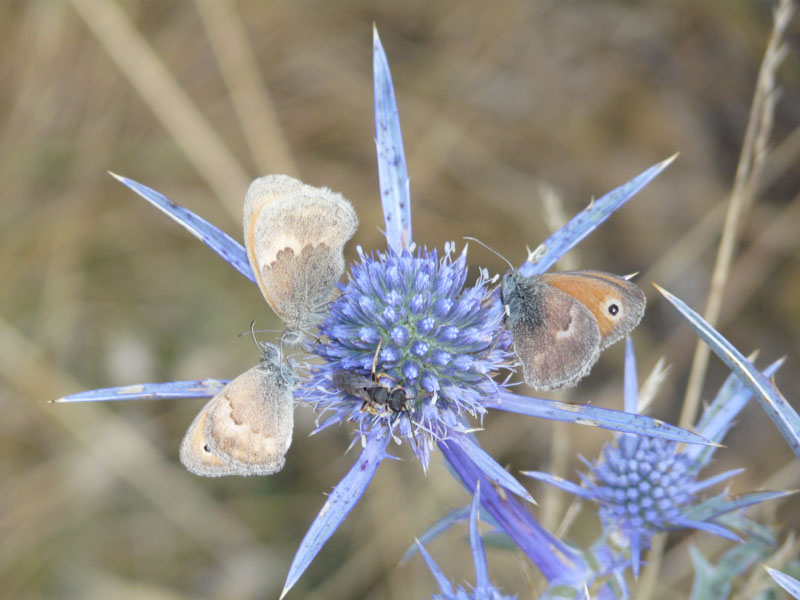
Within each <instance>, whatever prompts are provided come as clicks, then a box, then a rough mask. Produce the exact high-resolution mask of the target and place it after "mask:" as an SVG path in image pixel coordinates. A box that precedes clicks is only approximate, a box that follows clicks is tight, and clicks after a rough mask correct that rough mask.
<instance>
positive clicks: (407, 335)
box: [298, 244, 513, 467]
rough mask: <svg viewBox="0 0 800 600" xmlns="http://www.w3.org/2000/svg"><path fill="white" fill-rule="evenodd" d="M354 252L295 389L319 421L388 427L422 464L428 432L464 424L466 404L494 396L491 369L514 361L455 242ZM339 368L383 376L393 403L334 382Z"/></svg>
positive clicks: (473, 407) (433, 434) (485, 287)
mask: <svg viewBox="0 0 800 600" xmlns="http://www.w3.org/2000/svg"><path fill="white" fill-rule="evenodd" d="M358 254H359V258H360V261H359V262H357V263H355V264H353V265H352V267H351V273H350V277H349V281H347V282H346V283H344V284H341V285H340V286H339V288H340V290H341V295H340V296H339V298H338V299H337V300H336V301H335V302H334V303H333V304H332V305H331V308H330V313H329V314H328V317H327V318H326V320H325V321H324V322H323V323H322V325H321V327H320V333H321V336H320V341H319V342H318V343H315V344H313V345H311V347H310V351H311V352H312V353H314V354H316V355H317V356H320V357H322V358H323V359H324V361H325V363H324V364H323V365H322V366H311V367H310V369H311V382H310V384H309V385H306V386H304V388H303V390H301V391H300V393H299V395H298V397H299V398H302V399H304V400H306V401H307V402H308V403H309V404H311V405H312V406H314V407H315V409H316V410H318V411H319V412H320V414H321V415H326V414H328V415H329V416H328V417H327V419H326V420H325V422H324V423H323V424H322V425H321V427H326V426H328V425H330V424H332V423H335V422H339V421H345V420H346V421H353V422H355V423H357V425H358V430H359V432H360V433H361V435H362V436H365V435H366V434H368V433H369V432H371V431H373V430H375V429H383V430H387V431H389V432H390V433H391V435H392V436H393V437H395V438H396V439H401V438H405V439H406V440H408V441H409V442H410V443H411V445H412V448H413V449H414V452H415V453H416V455H417V456H418V457H419V458H420V460H421V462H422V464H423V465H424V466H426V467H427V463H428V460H429V457H430V450H431V448H432V445H433V441H438V440H444V439H447V438H448V436H449V434H450V432H451V431H463V430H464V428H465V425H464V423H463V415H464V414H465V413H466V414H469V415H471V416H472V417H476V416H482V415H483V414H484V413H485V412H486V408H485V404H486V402H487V401H496V400H497V399H498V398H499V391H500V389H501V387H502V386H501V384H498V383H496V382H495V379H494V377H495V376H496V375H497V374H498V373H500V372H501V370H504V369H505V370H508V369H509V365H511V364H512V363H513V361H512V355H511V354H510V353H509V352H508V350H507V348H508V347H509V345H510V338H509V336H508V333H507V332H505V331H504V329H503V307H502V305H501V304H500V303H499V302H497V301H496V298H493V296H492V291H493V288H492V287H491V285H490V284H491V283H493V282H494V279H489V277H488V275H487V274H486V273H485V272H482V273H481V274H480V276H479V277H478V279H477V281H476V282H475V283H474V284H473V285H471V286H470V285H467V282H466V279H467V263H466V247H465V248H464V251H463V252H461V253H460V254H458V256H454V255H455V249H454V244H446V245H445V250H444V254H443V255H442V256H440V255H439V253H438V252H436V251H435V250H432V251H429V250H426V249H416V248H414V249H409V250H402V251H400V252H396V251H395V250H393V249H391V248H390V249H389V250H388V251H387V252H375V253H371V254H367V253H365V252H364V251H363V250H362V249H361V248H359V249H358ZM339 370H345V371H348V372H355V373H359V374H361V375H363V376H364V377H365V378H372V379H373V380H375V383H376V384H380V383H382V382H388V383H386V385H387V387H389V388H390V389H391V390H398V391H399V392H398V393H399V394H400V396H399V397H400V399H401V400H402V405H396V404H395V405H391V404H392V403H386V404H383V405H376V403H374V402H371V401H369V400H365V399H364V398H363V397H360V396H356V395H353V393H347V392H348V390H342V389H339V388H337V386H336V383H335V379H336V378H335V373H336V372H337V371H339ZM340 387H341V386H340Z"/></svg>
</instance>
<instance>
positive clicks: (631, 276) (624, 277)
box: [622, 271, 639, 281]
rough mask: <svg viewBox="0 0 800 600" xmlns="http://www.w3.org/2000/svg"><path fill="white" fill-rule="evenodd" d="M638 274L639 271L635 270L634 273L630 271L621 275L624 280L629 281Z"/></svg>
mask: <svg viewBox="0 0 800 600" xmlns="http://www.w3.org/2000/svg"><path fill="white" fill-rule="evenodd" d="M638 274H639V271H636V272H635V273H630V274H628V275H623V276H622V278H623V279H624V280H625V281H631V280H632V279H633V278H634V277H636V276H637V275H638Z"/></svg>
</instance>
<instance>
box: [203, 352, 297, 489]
mask: <svg viewBox="0 0 800 600" xmlns="http://www.w3.org/2000/svg"><path fill="white" fill-rule="evenodd" d="M287 368H288V367H287ZM293 429H294V399H293V397H292V387H291V386H290V385H289V384H288V383H287V381H286V380H284V379H283V375H282V374H281V372H280V367H279V365H278V363H277V362H269V361H262V362H261V363H260V364H259V365H256V366H255V367H253V368H251V369H249V370H248V371H245V372H244V373H242V374H241V375H239V377H237V378H236V379H234V380H233V381H231V382H230V383H229V384H228V385H227V386H226V387H225V388H224V389H223V390H222V391H221V392H220V393H219V398H218V401H217V402H213V403H212V404H211V405H210V406H209V410H208V418H207V419H206V426H205V439H206V443H207V444H208V446H209V447H210V448H211V451H212V452H213V453H215V454H216V455H217V456H219V457H220V458H222V459H223V460H227V461H229V463H230V464H234V465H237V466H241V467H242V468H243V469H245V470H246V471H247V473H246V474H248V475H270V474H272V473H277V472H278V471H280V470H281V469H282V468H283V465H284V462H285V459H284V456H285V454H286V452H287V450H289V446H290V445H291V443H292V432H293ZM243 474H244V473H243Z"/></svg>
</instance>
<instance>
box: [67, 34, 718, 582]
mask: <svg viewBox="0 0 800 600" xmlns="http://www.w3.org/2000/svg"><path fill="white" fill-rule="evenodd" d="M373 57H374V61H373V65H374V79H375V126H376V141H377V152H378V170H379V176H380V196H381V201H382V204H383V212H384V219H385V231H386V240H387V248H386V250H382V251H375V252H372V253H370V252H365V251H363V250H361V249H359V252H358V254H359V260H358V261H357V262H356V263H355V264H353V265H352V266H351V269H350V273H349V278H348V281H347V282H345V283H343V284H341V285H340V290H341V295H340V296H339V297H338V298H337V299H336V300H335V301H334V302H332V303H331V304H330V306H329V312H328V314H327V315H326V318H325V319H324V321H323V322H322V324H321V326H320V329H319V332H318V333H319V334H320V335H319V342H318V343H313V344H309V345H308V346H307V347H306V349H307V350H308V351H309V352H311V353H313V354H315V355H317V356H318V357H319V358H321V359H322V361H321V362H317V363H315V364H314V365H313V366H309V368H308V369H307V376H306V377H305V378H304V380H303V382H302V383H301V385H300V386H299V387H298V389H297V391H296V395H295V397H296V399H297V400H298V401H302V402H305V403H308V404H310V405H312V406H313V407H314V408H315V409H316V410H317V411H319V413H320V417H319V423H318V429H322V428H325V427H329V426H331V425H333V424H336V423H344V422H349V421H355V422H356V425H357V426H356V431H355V433H356V435H355V437H354V442H360V443H361V446H362V450H361V453H360V455H359V456H358V458H357V459H356V461H355V464H354V465H353V467H352V468H351V469H350V471H349V472H348V473H347V474H346V475H345V476H344V478H343V479H342V480H341V481H340V482H339V483H338V484H337V485H336V486H335V487H334V489H333V490H332V492H331V493H330V494H329V495H328V498H327V501H326V502H325V504H324V506H323V507H322V509H321V511H320V513H319V514H318V516H317V518H316V519H315V520H314V522H313V523H312V525H311V527H310V528H309V530H308V532H307V534H306V536H305V538H304V539H303V541H302V543H301V545H300V548H299V549H298V551H297V554H296V555H295V557H294V561H293V563H292V565H291V567H290V569H289V573H288V576H287V579H286V583H285V586H284V594H285V593H286V592H287V591H288V590H289V589H291V588H292V587H293V586H294V584H295V583H296V582H297V581H298V579H299V578H300V576H301V575H302V573H303V572H304V571H305V570H306V569H307V567H308V566H309V564H310V563H311V561H312V560H313V558H314V557H315V556H316V555H317V553H318V552H319V551H320V549H321V548H322V546H323V545H324V544H325V542H326V541H327V540H328V539H329V538H330V537H331V535H332V534H333V532H334V531H335V530H336V529H337V528H338V526H339V524H340V523H341V522H342V521H343V520H344V518H345V517H346V516H347V514H348V513H349V512H350V510H351V509H352V508H353V506H355V504H356V503H357V502H358V500H359V498H360V497H361V495H362V494H363V493H364V491H365V489H366V488H367V486H368V484H369V482H370V481H371V479H372V477H373V475H374V474H375V471H376V469H377V468H378V466H379V464H380V463H381V462H382V461H383V459H384V458H387V456H389V455H388V453H387V450H386V448H387V445H388V443H389V441H390V440H395V441H397V442H398V443H401V442H403V441H405V442H407V443H408V444H409V445H410V446H411V448H412V450H413V452H414V453H415V455H416V456H417V457H418V459H419V461H420V463H421V464H422V466H423V468H426V467H427V465H428V461H429V458H430V454H431V451H432V450H433V449H434V448H437V447H438V448H439V449H440V450H441V451H442V453H443V454H444V456H445V458H446V459H447V461H448V462H449V464H450V466H451V467H452V470H453V472H454V473H455V474H456V475H457V476H458V477H459V479H460V480H461V481H462V483H463V484H464V485H465V486H466V487H467V489H468V490H470V491H471V492H474V491H475V490H476V488H477V486H478V484H479V483H480V484H481V489H482V490H483V491H482V493H481V495H480V498H481V503H482V504H483V506H484V507H485V509H486V510H487V511H488V513H489V514H490V515H492V517H493V519H494V520H495V521H496V523H497V524H498V525H499V526H500V527H502V528H503V529H504V530H505V532H507V534H508V535H509V536H510V537H511V538H512V539H513V540H514V542H515V543H517V545H518V546H519V547H520V548H521V549H522V550H523V551H524V552H525V553H526V554H527V555H528V556H529V557H531V559H532V560H533V561H534V562H535V563H536V564H537V565H538V566H539V568H540V569H541V570H542V572H543V573H544V574H545V576H546V577H547V579H548V581H551V582H569V583H574V582H581V583H582V582H584V581H585V580H586V579H587V577H589V575H590V574H591V569H590V568H589V566H587V564H586V563H585V562H584V560H583V558H582V556H581V554H580V553H579V552H577V551H575V550H574V549H572V548H570V547H569V546H567V545H565V544H563V543H562V542H561V541H560V540H558V539H557V538H555V537H554V536H552V535H551V534H550V533H549V532H547V531H546V530H545V529H543V528H542V527H541V526H540V525H539V523H538V522H537V521H536V519H534V518H533V517H532V516H531V513H530V512H529V511H527V510H526V508H525V506H524V504H523V503H521V502H519V501H518V500H517V499H516V498H515V497H514V496H512V495H508V494H506V492H505V491H504V490H508V491H510V492H512V494H515V495H517V496H521V497H522V498H525V499H526V500H531V497H530V495H529V494H528V492H527V491H526V490H525V488H524V487H523V486H522V485H521V484H520V483H519V482H518V481H517V480H516V479H515V478H514V477H513V476H512V475H511V474H509V473H508V472H507V471H506V470H505V469H504V468H503V467H502V466H501V465H499V464H498V463H497V462H496V461H495V460H494V459H493V458H492V457H491V456H490V455H489V454H488V453H486V452H485V451H484V450H483V449H482V448H481V447H480V446H479V444H478V443H477V441H476V440H475V438H474V436H473V435H471V433H470V432H471V431H472V430H473V429H474V428H475V423H474V422H470V421H469V419H473V418H474V419H477V420H478V422H479V423H480V420H481V418H482V417H483V415H484V414H485V413H486V412H487V411H488V410H489V409H495V410H503V411H507V412H512V413H517V414H522V415H528V416H534V417H540V418H545V419H550V420H561V421H567V422H573V423H580V424H583V425H594V426H598V427H604V428H608V429H612V430H615V431H619V432H624V433H629V434H642V435H647V436H656V437H661V438H665V439H669V440H673V441H676V442H687V443H692V444H703V443H705V440H704V439H703V438H702V437H701V436H698V435H696V434H693V433H691V432H688V431H685V430H682V429H679V428H677V427H674V426H671V425H667V424H665V423H663V422H660V421H657V420H655V419H651V418H648V417H644V416H641V415H638V414H633V413H626V412H621V411H613V410H608V409H602V408H597V407H593V406H588V405H587V406H574V405H564V404H562V403H559V402H556V401H551V400H544V399H539V398H532V397H528V396H523V395H520V394H516V393H513V392H512V391H511V389H510V388H509V387H508V385H507V383H506V382H507V380H508V377H507V376H508V374H509V373H510V371H511V369H512V368H513V359H512V355H511V354H510V352H509V344H510V341H511V340H510V338H509V335H508V332H507V331H506V329H505V326H504V321H503V305H502V301H501V299H500V295H499V290H498V289H497V287H496V286H494V287H493V285H492V284H493V282H494V281H495V280H494V278H491V277H490V276H489V275H488V274H487V273H485V272H482V273H481V275H480V276H479V277H478V279H477V281H475V282H474V283H473V284H471V285H470V284H468V282H467V280H466V277H467V263H466V249H465V250H464V251H462V252H461V253H458V254H457V253H456V252H455V246H454V245H453V244H452V243H449V244H447V245H445V247H444V252H443V253H439V252H438V251H436V250H427V249H420V248H418V247H416V246H415V245H414V243H413V237H412V229H411V204H410V193H409V179H408V174H407V171H406V164H405V157H404V153H403V145H402V138H401V135H400V124H399V118H398V112H397V106H396V103H395V99H394V91H393V88H392V81H391V76H390V73H389V67H388V63H387V60H386V56H385V54H384V51H383V48H382V46H381V43H380V40H379V38H378V36H377V32H375V35H374V52H373ZM671 161H672V159H668V160H665V161H663V162H661V163H659V164H656V165H654V166H652V167H650V168H649V169H647V170H646V171H644V172H643V173H642V174H640V175H638V176H637V177H635V178H633V179H632V180H631V181H629V182H628V183H626V184H624V185H623V186H621V187H619V188H617V189H616V190H614V191H612V192H610V193H609V194H607V195H605V196H603V197H602V198H600V199H598V200H596V201H594V202H592V203H591V204H590V205H589V206H588V207H587V208H586V209H585V210H584V211H582V212H581V213H579V214H578V215H577V216H575V217H574V218H573V219H572V220H571V221H570V222H569V223H568V224H567V225H566V226H565V227H563V228H562V229H560V230H559V231H557V232H555V233H554V234H553V235H552V236H551V237H550V238H549V239H547V240H546V241H545V242H544V243H543V244H541V245H540V246H539V248H538V249H537V250H536V251H535V252H533V253H531V254H530V255H529V257H528V260H527V261H526V262H525V263H524V264H522V265H521V266H520V267H519V269H518V271H519V273H520V274H521V275H523V276H529V275H535V274H538V273H542V272H544V271H546V270H547V269H549V268H550V267H551V266H552V265H553V264H554V263H555V262H556V261H557V260H558V259H559V258H560V257H561V256H563V255H564V254H565V253H566V252H568V251H569V250H570V249H571V248H573V247H574V246H575V245H577V244H578V243H579V242H580V241H581V240H582V239H583V238H585V237H586V236H587V235H589V234H590V233H591V232H592V231H594V230H595V229H596V228H597V227H598V226H599V225H600V224H601V223H602V222H603V221H605V220H606V219H607V218H608V217H609V216H610V215H611V214H612V213H613V212H614V211H616V210H617V209H618V208H620V207H621V206H622V205H623V204H624V203H625V202H626V201H627V200H629V199H630V198H631V197H632V196H633V195H635V194H636V193H637V192H638V191H639V190H641V189H642V188H643V187H644V186H645V185H646V184H647V183H649V182H650V181H651V180H652V179H653V178H654V177H655V176H656V175H658V174H659V173H660V172H661V171H662V170H663V169H665V168H666V167H667V166H668V165H669V164H670V162H671ZM115 177H117V178H118V179H119V181H121V182H122V183H123V184H124V185H126V186H128V187H129V188H131V189H132V190H134V191H135V192H136V193H138V194H139V195H141V196H142V197H144V198H145V199H147V200H148V201H150V202H151V203H152V204H153V205H154V206H156V207H157V208H158V209H159V210H162V211H163V212H165V213H166V214H167V215H168V216H170V217H171V218H172V219H174V220H175V221H177V222H178V223H179V224H180V225H182V226H183V227H185V228H186V229H188V230H189V231H190V232H191V233H192V234H194V235H195V236H197V237H198V238H200V239H201V240H202V241H203V242H204V243H205V244H207V245H208V246H209V247H210V248H212V249H213V250H214V251H215V252H217V253H218V254H219V255H220V256H222V257H223V258H224V259H225V260H226V261H227V262H228V263H230V264H231V265H232V266H233V267H234V268H236V269H237V270H238V271H239V272H240V273H242V274H243V275H245V276H246V277H248V278H249V279H250V280H251V281H254V282H255V277H254V275H253V271H252V269H251V267H250V264H249V262H248V259H247V254H246V252H245V249H244V248H243V247H242V245H241V244H239V243H238V242H237V241H235V240H233V239H232V238H231V237H229V236H228V235H226V234H225V233H223V232H222V231H220V230H219V229H217V228H216V227H214V226H213V225H211V224H210V223H208V222H207V221H205V220H203V219H202V218H200V217H199V216H197V215H195V214H194V213H192V212H191V211H189V210H187V209H185V208H183V207H181V206H179V205H177V204H175V203H174V202H172V201H170V200H169V199H167V198H166V197H165V196H163V195H161V194H159V193H158V192H156V191H154V190H152V189H150V188H148V187H146V186H144V185H142V184H140V183H137V182H135V181H133V180H130V179H128V178H125V177H120V176H115ZM376 362H377V363H379V364H380V376H381V377H383V379H382V380H381V384H382V385H386V386H389V388H390V390H391V394H392V398H395V395H398V399H399V400H403V402H398V403H396V404H395V405H394V408H393V409H392V408H391V407H390V408H389V409H387V410H382V411H375V410H362V408H364V406H363V401H362V400H361V399H357V398H354V397H353V396H352V395H350V394H345V393H343V391H342V389H341V386H337V385H335V383H334V374H335V373H337V372H341V371H343V370H346V371H350V372H358V373H360V374H362V375H363V376H365V377H366V376H370V375H371V374H372V372H373V366H374V365H375V364H376ZM301 371H302V369H301ZM226 383H227V382H226V381H224V380H216V379H213V380H204V381H185V382H173V383H165V384H147V385H143V386H137V387H136V388H130V387H127V388H111V389H106V390H94V391H90V392H84V393H82V394H75V395H73V396H68V397H66V398H63V399H61V401H87V400H92V401H98V400H121V399H134V398H171V397H202V398H209V397H213V396H214V395H215V394H216V393H217V392H219V391H220V389H221V388H222V387H223V386H224V385H225V384H226ZM479 423H478V424H479Z"/></svg>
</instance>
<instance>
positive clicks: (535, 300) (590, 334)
mask: <svg viewBox="0 0 800 600" xmlns="http://www.w3.org/2000/svg"><path fill="white" fill-rule="evenodd" d="M502 292H503V303H504V304H505V307H506V315H507V317H506V322H507V325H508V328H509V329H510V331H511V336H512V338H513V340H514V352H515V353H516V355H517V357H518V358H519V360H520V362H521V363H522V366H523V373H524V376H525V382H526V383H527V384H528V385H530V386H531V387H532V388H534V389H537V390H541V391H546V390H553V389H558V388H564V387H572V386H574V385H575V384H577V383H578V381H580V380H581V379H582V378H583V377H585V376H586V375H588V374H589V371H590V370H591V368H592V366H593V365H594V364H595V363H596V362H597V359H598V358H599V357H600V352H601V351H602V350H604V349H605V348H607V347H608V346H610V345H611V344H613V343H614V342H616V341H618V340H620V339H622V338H623V337H625V336H626V335H628V334H629V333H630V332H631V331H633V329H634V328H635V327H636V326H637V325H638V324H639V321H641V319H642V316H643V315H644V310H645V306H646V299H645V295H644V292H643V291H642V290H641V289H640V288H639V287H638V286H637V285H635V284H634V283H632V282H630V281H628V280H627V279H625V278H624V277H619V276H617V275H612V274H610V273H604V272H602V271H565V272H562V273H543V274H541V275H532V276H530V277H525V276H523V275H520V273H519V272H518V271H516V270H514V269H512V270H511V271H509V272H508V273H506V275H505V276H504V277H503V284H502Z"/></svg>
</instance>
